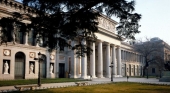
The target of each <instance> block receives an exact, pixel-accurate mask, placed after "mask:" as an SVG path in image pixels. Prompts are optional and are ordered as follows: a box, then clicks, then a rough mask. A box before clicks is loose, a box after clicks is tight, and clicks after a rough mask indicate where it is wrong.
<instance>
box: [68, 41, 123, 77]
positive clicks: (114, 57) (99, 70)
mask: <svg viewBox="0 0 170 93" xmlns="http://www.w3.org/2000/svg"><path fill="white" fill-rule="evenodd" d="M83 43H84V44H86V42H85V41H83ZM90 47H91V49H93V52H92V54H91V55H89V56H90V57H89V58H90V59H89V60H90V62H89V65H90V69H87V64H88V62H87V55H85V56H84V57H81V60H80V62H81V69H80V70H81V71H80V72H81V76H80V78H84V79H85V78H87V77H88V76H89V75H91V76H92V77H93V78H103V77H107V78H108V77H111V68H110V67H109V66H110V65H111V62H113V65H114V67H113V74H114V76H122V75H121V69H122V68H121V49H120V46H116V45H114V44H110V43H107V42H103V41H100V40H99V41H97V43H94V42H93V43H91V45H90ZM103 49H104V50H105V52H106V55H104V50H103ZM96 50H97V51H96ZM74 54H75V52H74V51H72V54H71V59H72V62H71V64H72V71H71V77H72V78H77V77H78V74H76V72H77V71H76V70H78V69H76V66H77V65H76V63H77V62H76V61H77V57H76V56H75V55H74ZM104 57H105V58H104ZM73 66H74V67H73ZM78 66H80V65H78ZM88 70H89V72H90V73H87V72H88Z"/></svg>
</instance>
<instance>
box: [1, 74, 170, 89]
mask: <svg viewBox="0 0 170 93" xmlns="http://www.w3.org/2000/svg"><path fill="white" fill-rule="evenodd" d="M87 82H88V85H93V84H102V83H111V79H110V78H94V79H92V81H87ZM113 82H127V78H126V77H119V78H118V77H117V78H113ZM128 82H139V83H148V84H160V85H170V82H159V79H156V78H149V79H147V78H131V77H130V78H129V79H128ZM71 86H76V84H75V82H66V83H48V84H42V86H41V87H38V88H37V89H47V88H59V87H71ZM15 90H16V89H15V88H14V86H3V87H0V92H3V91H15Z"/></svg>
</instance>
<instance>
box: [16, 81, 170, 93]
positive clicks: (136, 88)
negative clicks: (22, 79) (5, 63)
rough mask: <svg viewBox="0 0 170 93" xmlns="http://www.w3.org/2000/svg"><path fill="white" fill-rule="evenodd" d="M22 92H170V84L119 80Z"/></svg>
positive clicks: (24, 92) (23, 92)
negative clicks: (149, 83) (117, 81)
mask: <svg viewBox="0 0 170 93" xmlns="http://www.w3.org/2000/svg"><path fill="white" fill-rule="evenodd" d="M15 93H21V92H15ZM22 93H170V86H163V85H148V84H140V83H130V82H119V83H109V84H100V85H89V86H79V87H78V86H74V87H66V88H55V89H43V90H34V91H22Z"/></svg>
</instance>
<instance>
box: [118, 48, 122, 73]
mask: <svg viewBox="0 0 170 93" xmlns="http://www.w3.org/2000/svg"><path fill="white" fill-rule="evenodd" d="M117 53H118V56H117V64H118V65H117V70H118V75H119V76H122V74H121V69H122V64H121V50H120V46H118V47H117Z"/></svg>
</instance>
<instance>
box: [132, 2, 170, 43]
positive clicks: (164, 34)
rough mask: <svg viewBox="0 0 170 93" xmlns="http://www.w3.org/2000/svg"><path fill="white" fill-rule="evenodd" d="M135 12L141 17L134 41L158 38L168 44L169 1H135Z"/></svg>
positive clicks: (169, 28)
mask: <svg viewBox="0 0 170 93" xmlns="http://www.w3.org/2000/svg"><path fill="white" fill-rule="evenodd" d="M135 10H136V11H135V12H137V13H140V14H141V15H142V19H141V20H140V22H139V24H140V25H141V27H140V28H139V31H141V33H139V34H137V35H136V36H135V37H136V39H141V38H142V39H143V38H145V37H147V38H153V37H159V38H160V39H162V40H163V41H165V42H166V43H168V44H170V18H169V17H170V12H169V10H170V0H136V5H135Z"/></svg>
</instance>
